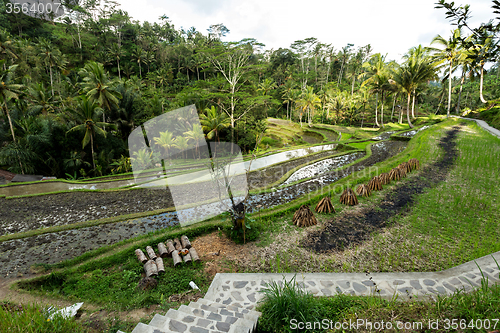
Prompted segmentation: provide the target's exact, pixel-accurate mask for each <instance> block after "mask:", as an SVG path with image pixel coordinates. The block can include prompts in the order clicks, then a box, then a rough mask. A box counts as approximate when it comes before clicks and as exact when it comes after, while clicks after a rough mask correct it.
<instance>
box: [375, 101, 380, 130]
mask: <svg viewBox="0 0 500 333" xmlns="http://www.w3.org/2000/svg"><path fill="white" fill-rule="evenodd" d="M375 125H377V127H380V125H379V123H378V93H377V100H376V101H375Z"/></svg>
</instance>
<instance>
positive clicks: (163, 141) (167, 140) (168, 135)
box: [153, 131, 175, 158]
mask: <svg viewBox="0 0 500 333" xmlns="http://www.w3.org/2000/svg"><path fill="white" fill-rule="evenodd" d="M173 135H174V134H173V133H172V132H169V131H165V132H160V136H159V137H155V138H153V139H154V140H155V143H156V144H157V145H159V146H161V147H163V149H165V153H166V155H167V158H169V154H168V151H169V150H170V149H171V148H173V147H174V146H175V140H174V138H173Z"/></svg>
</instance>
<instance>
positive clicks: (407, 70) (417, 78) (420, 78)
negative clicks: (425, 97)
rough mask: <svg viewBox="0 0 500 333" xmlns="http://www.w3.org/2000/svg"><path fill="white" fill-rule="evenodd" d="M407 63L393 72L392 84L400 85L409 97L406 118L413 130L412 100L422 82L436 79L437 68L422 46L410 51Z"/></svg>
mask: <svg viewBox="0 0 500 333" xmlns="http://www.w3.org/2000/svg"><path fill="white" fill-rule="evenodd" d="M405 58H406V61H405V62H404V63H403V65H401V66H399V67H398V68H397V69H396V70H395V71H393V73H392V74H393V79H390V82H391V83H392V84H396V85H398V86H399V87H400V88H401V89H402V90H403V91H404V92H405V93H406V94H407V97H408V100H407V108H406V116H407V120H408V126H409V127H410V128H413V127H414V126H413V124H412V123H411V120H410V100H411V95H412V94H413V93H414V92H415V90H416V88H417V86H418V85H419V84H420V83H422V82H427V81H430V80H432V79H434V78H436V68H435V66H434V62H433V61H432V59H431V58H430V57H429V56H428V55H427V54H426V52H425V51H424V50H423V48H422V46H421V45H420V46H418V47H416V48H412V49H410V51H409V53H408V54H407V55H406V56H405Z"/></svg>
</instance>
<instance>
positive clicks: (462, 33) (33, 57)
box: [0, 0, 500, 178]
mask: <svg viewBox="0 0 500 333" xmlns="http://www.w3.org/2000/svg"><path fill="white" fill-rule="evenodd" d="M443 6H444V5H443ZM5 8H6V0H2V1H0V12H1V13H2V14H1V17H0V77H1V79H2V80H1V81H2V85H1V87H0V105H1V108H2V113H1V120H0V142H1V144H0V167H2V168H5V169H8V170H10V171H12V172H16V173H31V174H43V175H47V176H57V177H68V178H80V177H87V176H102V175H106V174H110V173H119V172H126V171H128V170H130V161H129V157H132V158H134V156H129V153H128V149H127V143H126V140H127V137H128V135H129V134H130V133H131V131H132V130H133V129H134V128H135V127H137V126H139V125H141V124H142V123H144V122H145V121H147V120H148V119H151V118H153V117H155V116H158V115H160V114H162V113H164V112H167V111H169V110H173V109H175V108H178V107H181V106H185V105H190V104H193V103H194V104H196V106H197V109H198V111H199V113H200V118H201V119H202V125H203V128H202V129H200V128H190V129H185V130H184V133H185V138H184V139H183V140H178V141H176V142H169V141H164V140H166V139H168V137H165V138H156V139H158V140H155V141H156V142H157V144H158V145H161V146H162V147H164V148H165V149H174V150H175V149H181V148H182V147H189V146H190V145H193V144H194V143H195V142H196V141H197V140H198V138H199V136H200V135H202V133H201V132H202V131H203V132H204V133H205V135H206V139H207V140H223V141H232V142H235V143H237V144H239V145H240V146H241V147H242V149H243V151H244V152H248V151H249V150H252V149H254V147H255V143H256V137H257V135H258V134H259V133H261V132H263V131H264V130H265V128H266V126H267V123H266V122H265V121H264V120H265V119H266V118H267V117H268V116H271V117H279V118H288V119H292V120H295V121H297V122H300V123H302V122H305V123H308V124H309V125H311V124H312V123H328V124H344V125H346V124H349V125H353V124H356V125H361V126H366V125H375V126H384V124H385V123H386V122H387V121H388V119H391V120H393V119H396V120H397V121H399V122H400V123H401V122H403V121H404V122H407V123H408V124H409V125H410V127H411V126H412V124H411V122H412V119H413V117H414V116H415V115H421V114H428V113H432V114H434V113H437V114H439V113H445V112H446V113H448V114H449V113H450V112H456V113H459V112H460V111H462V110H467V109H476V108H477V107H479V106H481V105H482V103H483V102H485V101H486V100H489V99H493V98H497V97H498V95H499V91H498V89H499V88H498V87H500V84H499V81H498V75H499V73H500V67H499V66H498V64H494V65H493V67H491V68H489V70H488V71H486V70H485V65H488V66H489V64H491V63H494V62H496V59H497V55H498V45H497V42H498V41H497V35H496V34H497V31H498V27H497V26H491V27H489V28H488V27H486V28H482V30H481V29H479V30H478V29H475V30H474V29H472V30H471V31H469V30H467V28H469V26H467V20H466V19H465V20H462V21H460V22H459V28H461V29H462V30H456V31H455V32H453V34H452V36H451V37H446V36H444V37H443V36H437V37H436V38H434V40H433V47H435V48H424V47H422V46H416V47H414V48H411V49H410V50H409V51H408V53H407V54H406V55H405V57H404V59H403V61H402V62H401V63H399V64H398V63H396V62H395V61H390V60H389V59H386V58H385V56H383V55H382V54H381V53H375V54H373V52H372V49H371V47H370V45H366V46H363V47H359V48H357V49H353V48H351V46H350V45H348V46H346V47H343V48H341V49H339V50H336V49H335V48H334V47H333V46H332V45H327V44H324V43H322V42H321V41H319V40H317V39H316V38H307V39H304V40H297V41H295V42H294V43H292V45H290V48H286V49H285V48H280V49H278V50H272V51H269V50H265V49H264V45H262V44H260V43H259V42H258V41H257V40H255V39H244V40H241V41H237V42H229V43H227V42H221V40H220V38H221V37H222V36H225V35H226V34H228V33H229V30H228V29H227V28H226V27H225V26H224V25H223V24H217V25H212V26H211V28H210V29H209V34H208V35H204V34H202V33H201V32H200V31H196V29H194V28H190V29H188V30H183V29H176V28H175V27H174V25H173V24H172V22H171V21H170V20H169V19H168V17H166V16H162V18H161V21H160V23H154V24H151V23H149V22H144V23H139V22H137V21H133V19H132V17H130V16H129V14H128V13H126V12H124V11H122V10H121V9H120V8H119V6H118V4H117V3H115V2H112V1H104V2H103V3H102V4H101V5H98V4H97V2H95V1H90V0H88V1H82V2H80V6H78V7H73V8H68V12H69V14H68V15H67V16H64V17H61V18H58V19H57V20H56V22H47V21H44V20H40V19H35V18H32V17H29V16H26V15H24V14H23V13H19V14H7V13H6V10H5ZM446 8H447V10H449V11H452V12H453V10H454V12H453V14H454V15H455V16H456V17H460V15H461V14H462V13H461V12H460V11H459V9H457V8H453V7H450V6H449V8H448V7H446ZM464 22H465V23H464ZM476 30H477V31H476ZM441 70H443V73H444V76H443V77H442V78H441V79H440V78H439V77H438V74H439V73H440V71H441ZM457 71H461V76H460V77H458V78H454V77H453V76H450V75H449V74H450V73H454V72H457ZM448 78H450V80H448ZM476 78H477V79H476ZM478 81H479V82H478ZM398 105H399V106H401V107H397V106H398ZM491 110H494V111H496V109H490V113H492V112H494V111H491ZM405 113H406V115H405ZM495 114H497V112H496V113H495ZM309 133H310V134H312V135H315V134H314V129H312V131H311V132H309ZM316 135H318V136H319V137H321V135H325V134H324V133H321V131H319V132H316ZM274 136H275V135H274V134H273V133H272V131H270V132H269V136H268V137H267V138H265V140H263V142H261V147H263V148H264V147H267V146H273V145H276V142H275V140H276V138H275V137H274ZM289 138H290V140H287V141H292V142H293V139H292V138H293V137H289ZM160 139H161V140H160ZM273 140H274V141H273ZM181 141H182V142H181ZM306 142H307V141H306ZM299 143H300V142H299Z"/></svg>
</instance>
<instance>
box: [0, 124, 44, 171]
mask: <svg viewBox="0 0 500 333" xmlns="http://www.w3.org/2000/svg"><path fill="white" fill-rule="evenodd" d="M15 123H16V128H17V129H18V131H19V132H18V133H19V135H18V139H17V141H15V142H10V143H9V144H8V145H7V146H6V147H5V148H3V149H2V150H1V151H0V164H6V165H9V164H12V163H14V161H16V160H17V161H18V163H19V168H18V167H17V166H12V167H10V168H9V169H10V170H11V171H14V172H17V173H22V174H25V173H28V174H33V173H35V172H36V170H37V169H38V167H39V166H40V165H41V164H43V163H44V160H43V158H42V155H43V154H44V152H45V151H46V149H47V145H49V144H50V129H51V126H49V125H48V121H47V120H42V119H40V118H37V117H21V118H19V119H18V120H16V121H15Z"/></svg>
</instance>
